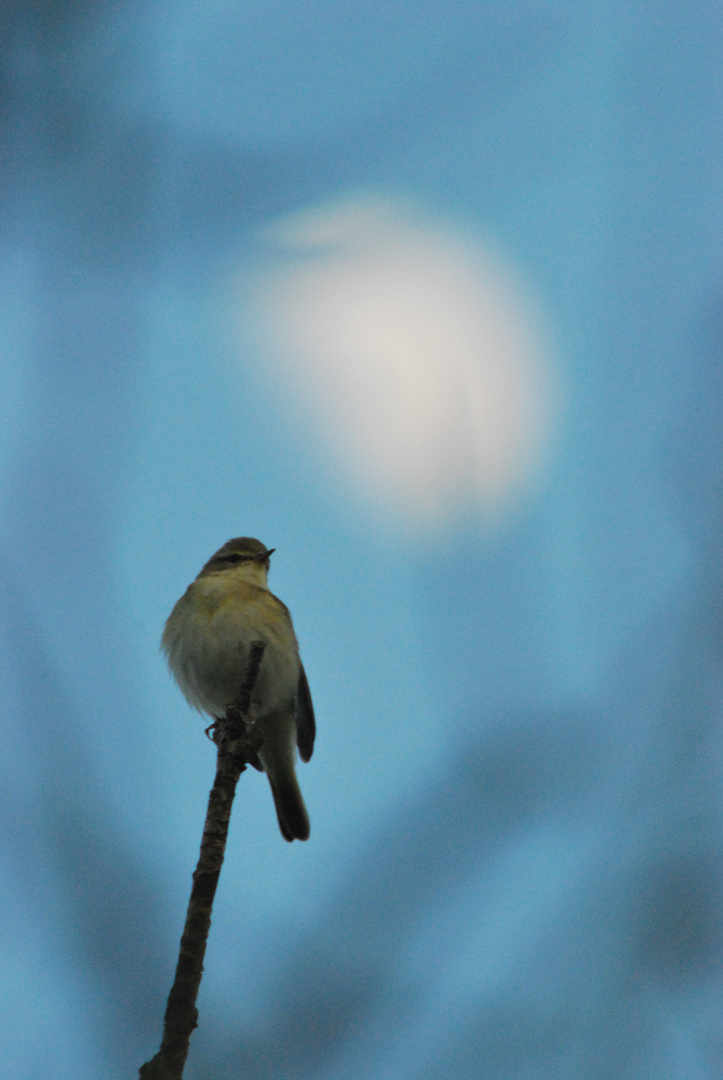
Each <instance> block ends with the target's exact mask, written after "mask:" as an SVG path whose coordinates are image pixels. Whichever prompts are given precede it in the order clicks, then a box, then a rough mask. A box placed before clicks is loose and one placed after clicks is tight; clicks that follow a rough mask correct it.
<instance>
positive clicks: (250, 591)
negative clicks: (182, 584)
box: [161, 536, 316, 841]
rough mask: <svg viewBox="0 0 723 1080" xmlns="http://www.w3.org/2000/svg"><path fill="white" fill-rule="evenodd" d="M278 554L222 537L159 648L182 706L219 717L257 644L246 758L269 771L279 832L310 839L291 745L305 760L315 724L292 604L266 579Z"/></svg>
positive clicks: (177, 607)
mask: <svg viewBox="0 0 723 1080" xmlns="http://www.w3.org/2000/svg"><path fill="white" fill-rule="evenodd" d="M275 550H276V548H267V547H266V546H265V545H264V544H262V543H261V541H260V540H256V539H254V538H253V537H249V536H239V537H236V538H235V539H233V540H228V541H227V542H226V543H225V544H224V545H223V546H222V547H220V548H219V549H218V551H217V552H216V553H215V555H212V556H211V558H210V559H209V560H208V562H207V563H205V565H204V566H203V568H202V569H201V571H200V573H199V574H198V576H197V577H196V578H195V580H194V581H192V582H191V584H190V585H189V586H188V588H187V589H186V591H185V593H184V594H183V596H182V597H181V598H180V600H178V601H177V603H176V604H175V606H174V608H173V610H172V611H171V614H170V615H169V617H168V619H167V621H166V624H165V627H164V630H163V636H162V638H161V648H162V650H163V652H164V653H165V654H166V659H167V661H168V666H169V668H170V671H171V674H172V675H173V677H174V679H175V680H176V682H177V683H178V686H179V687H180V689H181V691H182V693H183V694H184V696H185V698H186V700H187V701H188V703H189V704H190V705H191V706H192V707H193V708H195V709H197V710H198V711H199V712H201V713H206V714H207V715H208V716H210V717H211V718H212V720H214V721H216V720H219V719H221V718H222V717H223V716H225V714H226V710H227V709H228V707H229V705H231V704H232V703H233V702H234V701H235V700H236V698H237V696H238V693H239V690H240V686H241V682H242V679H243V674H244V667H245V664H246V660H247V658H248V655H249V650H250V648H251V644H252V642H256V641H258V642H263V644H264V645H265V650H264V654H263V659H262V662H261V668H260V670H259V674H258V677H257V679H256V683H255V685H254V689H253V691H252V694H251V700H250V704H249V710H248V716H249V719H251V720H252V721H254V722H255V724H256V725H257V730H258V731H259V733H260V735H261V736H262V737H263V743H262V745H261V748H260V750H259V751H258V757H257V759H256V760H253V761H252V762H251V764H253V765H255V766H256V768H257V769H259V770H261V771H263V772H265V773H266V775H267V777H268V780H269V784H270V786H271V793H272V795H273V798H274V804H275V807H276V816H277V818H278V821H279V828H280V830H281V835H282V836H283V837H284V839H285V840H288V841H292V840H307V839H308V838H309V815H308V813H307V810H306V806H305V805H304V799H303V797H302V794H301V789H300V788H299V783H298V780H297V777H296V750H297V748H298V751H299V756H300V758H301V760H302V761H309V760H310V758H311V755H312V753H313V750H314V740H315V737H316V721H315V718H314V707H313V705H312V702H311V693H310V691H309V683H308V681H307V678H306V673H305V671H304V666H303V664H302V662H301V658H300V656H299V645H298V642H297V640H296V634H295V633H294V627H293V624H292V622H291V615H290V614H289V609H288V608H287V607H286V605H285V604H283V603H282V602H281V600H279V598H278V597H277V596H274V594H273V593H272V592H271V590H270V589H269V587H268V583H267V578H268V572H269V559H270V558H271V555H272V554H273V552H274V551H275Z"/></svg>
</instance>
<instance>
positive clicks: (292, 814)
mask: <svg viewBox="0 0 723 1080" xmlns="http://www.w3.org/2000/svg"><path fill="white" fill-rule="evenodd" d="M268 775H269V783H270V785H271V793H272V795H273V796H274V804H275V806H276V816H277V818H278V819H279V828H280V829H281V835H282V836H283V838H284V840H308V839H309V815H308V813H307V812H306V807H305V806H304V800H303V798H302V795H301V790H300V788H299V784H298V782H297V780H296V774H295V772H294V771H293V769H292V771H291V773H290V774H289V773H288V772H287V773H283V774H281V775H279V771H276V772H275V774H274V775H271V773H269V774H268Z"/></svg>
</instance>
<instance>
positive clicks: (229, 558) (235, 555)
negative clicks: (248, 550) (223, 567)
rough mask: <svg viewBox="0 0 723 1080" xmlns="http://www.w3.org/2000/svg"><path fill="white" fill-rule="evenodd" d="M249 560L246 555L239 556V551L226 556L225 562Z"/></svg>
mask: <svg viewBox="0 0 723 1080" xmlns="http://www.w3.org/2000/svg"><path fill="white" fill-rule="evenodd" d="M246 558H248V556H246V555H239V553H238V551H232V552H231V553H230V554H229V555H224V562H232V563H236V562H241V561H242V560H243V559H246Z"/></svg>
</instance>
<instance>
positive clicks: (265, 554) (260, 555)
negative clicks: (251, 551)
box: [254, 548, 276, 562]
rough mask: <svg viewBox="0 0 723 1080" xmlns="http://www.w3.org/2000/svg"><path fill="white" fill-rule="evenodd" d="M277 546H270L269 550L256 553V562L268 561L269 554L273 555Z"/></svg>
mask: <svg viewBox="0 0 723 1080" xmlns="http://www.w3.org/2000/svg"><path fill="white" fill-rule="evenodd" d="M275 551H276V548H269V549H268V551H260V552H259V553H258V555H254V562H266V560H267V559H268V557H269V555H273V553H274V552H275Z"/></svg>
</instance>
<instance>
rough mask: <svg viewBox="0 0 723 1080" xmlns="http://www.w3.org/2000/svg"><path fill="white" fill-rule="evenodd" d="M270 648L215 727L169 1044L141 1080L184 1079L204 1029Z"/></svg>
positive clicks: (249, 667)
mask: <svg viewBox="0 0 723 1080" xmlns="http://www.w3.org/2000/svg"><path fill="white" fill-rule="evenodd" d="M265 648H266V645H265V643H264V642H262V641H254V642H252V643H251V648H250V650H249V655H248V659H247V661H246V666H245V669H244V676H243V680H242V683H241V689H240V691H239V695H238V697H237V699H236V701H235V702H234V703H233V705H231V706H229V708H228V710H227V712H226V715H225V717H223V719H221V720H217V721H216V723H215V724H214V725H213V741H214V742H215V743H216V745H217V747H218V755H217V764H216V779H215V780H214V784H213V787H212V788H211V793H210V795H209V797H208V811H207V813H206V824H205V825H204V828H203V838H202V840H201V854H200V856H199V860H198V865H197V867H196V871H195V873H194V875H193V887H192V889H191V898H190V900H189V901H188V912H187V914H186V925H185V927H184V930H183V936H182V937H181V949H180V953H179V956H178V965H177V967H176V977H175V979H174V981H173V986H172V987H171V992H170V994H169V995H168V1005H167V1007H166V1016H165V1020H164V1027H163V1042H162V1043H161V1048H160V1050H159V1051H158V1053H157V1054H156V1055H155V1057H153V1058H151V1060H150V1061H147V1062H146V1064H145V1065H142V1066H141V1069H140V1073H139V1076H140V1080H182V1077H183V1068H184V1065H185V1064H186V1058H187V1056H188V1044H189V1041H190V1038H191V1034H192V1032H193V1029H194V1028H195V1027H196V1026H197V1025H198V1010H197V1008H196V999H197V997H198V990H199V987H200V985H201V976H202V974H203V958H204V955H205V952H206V941H207V939H208V931H209V928H210V926H211V909H212V907H213V898H214V896H215V894H216V886H217V885H218V879H219V875H220V873H221V867H222V865H223V858H224V853H225V850H226V837H227V835H228V825H229V820H230V818H231V807H232V805H233V800H234V795H235V794H236V784H237V783H238V779H239V777H240V775H241V773H242V772H243V771H244V769H245V768H246V765H247V764H248V763H249V762H251V761H252V760H253V759H254V758H255V757H256V754H257V753H258V751H259V748H260V746H261V737H260V736H259V733H258V732H257V730H256V729H255V727H254V726H253V724H252V722H250V721H247V720H246V714H247V713H248V710H249V703H250V701H251V694H252V693H253V689H254V686H255V685H256V680H257V678H258V675H259V669H260V667H261V661H262V659H263V655H264V649H265Z"/></svg>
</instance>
